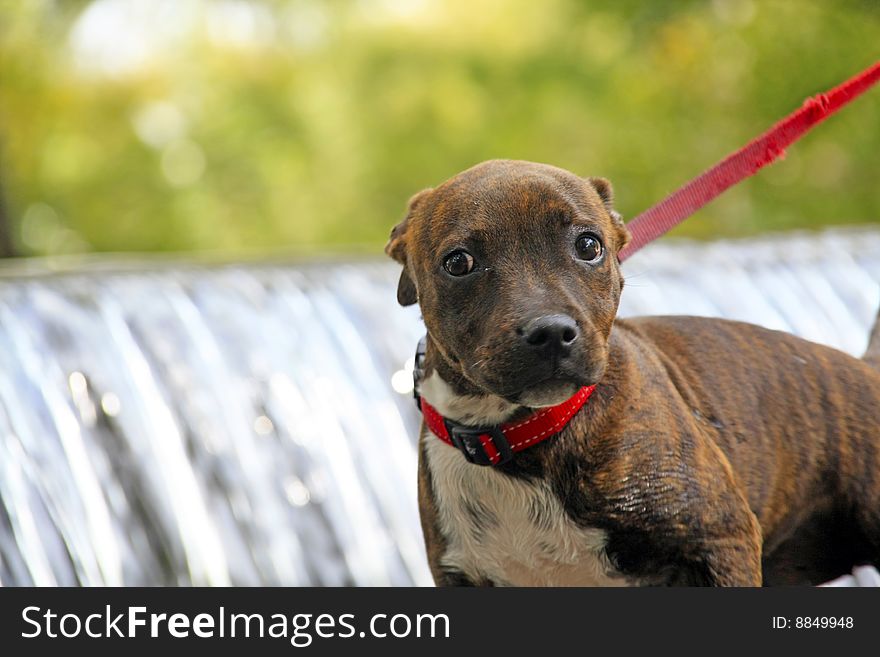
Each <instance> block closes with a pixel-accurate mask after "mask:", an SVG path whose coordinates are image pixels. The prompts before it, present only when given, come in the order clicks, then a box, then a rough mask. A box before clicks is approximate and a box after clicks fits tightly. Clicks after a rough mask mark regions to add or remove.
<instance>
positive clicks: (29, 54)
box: [0, 0, 880, 254]
mask: <svg viewBox="0 0 880 657" xmlns="http://www.w3.org/2000/svg"><path fill="white" fill-rule="evenodd" d="M878 52H880V3H878V2H875V1H867V0H861V1H857V0H852V1H848V2H843V1H840V2H829V1H828V0H766V1H765V0H761V1H759V0H714V1H713V2H695V1H690V2H637V1H635V0H616V1H613V0H602V1H600V0H595V1H591V2H578V1H575V0H544V1H542V2H536V1H535V0H504V1H502V0H481V1H480V2H474V1H473V0H447V1H440V0H436V1H432V0H382V1H380V0H376V1H371V0H361V1H360V2H353V1H348V0H326V1H323V2H321V1H318V0H290V1H285V2H281V1H277V2H269V1H262V2H257V1H247V0H93V1H87V0H80V1H72V0H57V1H54V2H53V1H49V0H21V1H19V2H15V1H12V2H10V1H9V0H0V184H2V186H3V187H4V188H5V189H4V196H5V198H6V206H7V214H8V216H9V220H10V222H11V223H12V234H13V237H14V239H15V241H16V243H17V246H18V248H19V250H20V251H21V252H22V253H28V254H54V253H64V252H72V251H153V250H156V251H167V250H219V251H222V252H225V253H233V254H235V253H241V252H242V251H243V250H252V249H256V250H263V249H274V248H283V249H305V250H310V249H318V248H320V249H327V248H332V249H335V250H337V251H338V250H347V249H354V250H369V251H378V250H379V249H380V248H381V246H382V245H383V244H384V241H385V238H386V236H387V234H388V231H389V229H390V227H391V225H392V224H393V223H395V221H397V220H398V219H399V218H400V217H401V216H402V214H403V211H404V208H405V204H406V201H407V199H408V198H409V196H410V195H412V194H413V193H414V192H416V191H418V190H419V189H421V188H423V187H426V186H431V185H436V184H438V183H439V182H441V181H443V180H444V179H446V178H448V177H449V176H451V175H453V174H454V173H456V172H457V171H459V170H461V169H464V168H466V167H468V166H470V165H472V164H474V163H476V162H478V161H480V160H484V159H488V158H494V157H510V158H522V159H529V160H537V161H543V162H550V163H553V164H556V165H558V166H561V167H564V168H567V169H571V170H573V171H575V172H579V173H581V174H584V175H603V176H607V177H608V178H610V179H611V180H612V181H613V182H614V184H615V188H616V192H617V198H618V206H619V208H620V210H621V211H622V212H623V213H624V216H633V215H634V214H636V213H638V212H639V211H641V210H643V209H645V208H646V207H647V206H649V205H650V204H652V203H653V202H655V201H657V200H659V199H660V198H662V197H663V196H665V195H666V194H667V193H669V192H670V191H672V190H673V189H674V188H676V187H677V186H678V185H680V184H681V183H683V182H684V181H686V180H687V179H689V178H690V177H692V176H694V175H695V174H697V173H699V172H700V171H702V170H703V169H704V168H705V167H707V166H709V165H711V164H713V163H714V162H716V161H717V160H718V159H719V158H721V157H722V156H724V155H725V154H727V153H728V152H729V151H731V150H733V149H734V148H737V147H739V146H740V145H741V144H743V143H744V142H745V141H746V140H748V139H750V138H751V137H753V136H754V135H756V134H757V133H759V132H761V131H763V130H764V129H766V128H767V127H769V126H770V125H771V124H772V123H773V122H774V121H775V120H776V119H778V118H780V117H781V116H783V115H784V114H786V113H788V112H790V111H791V110H793V109H794V108H795V107H797V106H798V105H799V104H800V103H801V102H802V100H803V99H804V98H805V97H806V96H807V95H810V94H813V93H816V92H818V91H823V90H825V89H826V88H828V87H830V86H833V85H835V84H837V83H838V82H840V81H842V80H843V79H844V78H846V77H848V76H849V75H852V74H853V73H855V72H857V71H859V70H861V69H862V68H865V67H866V66H868V65H870V64H871V63H872V62H874V61H875V60H876V59H877V57H878ZM878 152H880V91H878V90H874V91H873V92H871V93H870V94H868V95H867V96H866V97H865V98H863V99H862V100H860V101H859V102H858V103H856V104H855V105H853V106H852V107H851V108H850V109H847V110H846V111H844V112H843V113H841V114H839V115H837V116H835V117H833V118H831V119H830V120H829V121H828V122H827V123H826V124H825V125H823V126H822V127H821V128H819V129H818V130H816V132H815V133H813V134H811V135H809V136H807V137H806V138H805V139H804V140H803V141H802V142H801V143H799V144H797V145H795V146H794V147H793V148H792V149H791V150H790V152H789V154H788V156H787V159H786V160H785V161H783V162H781V163H779V164H776V165H774V166H773V167H771V168H770V169H768V170H766V171H765V172H763V173H761V174H760V175H758V176H757V177H755V178H753V179H751V180H749V181H747V182H745V183H743V184H742V185H740V186H738V187H737V188H735V189H734V190H731V191H730V192H728V193H727V194H726V195H725V196H723V197H722V198H721V199H719V200H718V201H716V202H714V203H713V204H711V205H710V206H709V207H707V208H706V209H704V210H703V211H701V212H700V213H699V214H698V215H697V216H696V217H695V218H693V219H691V220H690V221H688V222H686V224H685V225H684V227H683V228H680V229H678V231H677V232H678V233H679V234H687V235H690V236H696V237H701V238H702V237H710V236H715V235H741V234H750V233H754V232H757V231H764V230H778V229H787V228H793V227H813V226H821V225H827V224H832V223H845V224H850V223H858V222H876V221H880V186H878V173H880V158H878Z"/></svg>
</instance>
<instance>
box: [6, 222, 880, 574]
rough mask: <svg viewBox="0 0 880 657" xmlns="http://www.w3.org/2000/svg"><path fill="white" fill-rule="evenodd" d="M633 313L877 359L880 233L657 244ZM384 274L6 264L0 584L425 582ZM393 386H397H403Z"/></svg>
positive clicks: (406, 351) (643, 262) (413, 320)
mask: <svg viewBox="0 0 880 657" xmlns="http://www.w3.org/2000/svg"><path fill="white" fill-rule="evenodd" d="M624 269H625V273H626V275H627V288H626V292H625V293H624V299H623V302H622V305H621V313H622V314H624V315H632V314H657V313H689V314H699V315H711V316H725V317H732V318H736V319H742V320H746V321H753V322H756V323H760V324H763V325H765V326H769V327H772V328H779V329H784V330H788V331H792V332H794V333H796V334H799V335H802V336H804V337H807V338H809V339H811V340H815V341H818V342H823V343H826V344H831V345H833V346H836V347H839V348H842V349H844V350H846V351H849V352H851V353H854V354H858V353H860V351H861V350H862V349H863V348H864V346H865V344H866V339H867V331H868V327H869V325H870V323H871V321H872V320H873V316H874V314H875V312H876V309H877V305H878V301H880V288H878V281H880V232H855V233H854V232H835V233H827V234H822V235H812V236H787V237H786V238H785V239H781V238H780V239H764V240H760V241H754V240H746V241H736V242H721V243H716V244H710V245H699V246H697V245H687V244H684V245H666V244H660V245H656V246H654V247H651V248H649V249H647V250H646V251H644V252H642V253H640V254H638V255H637V256H635V257H633V258H632V259H631V260H630V261H628V262H627V264H626V266H625V268H624ZM397 273H398V270H397V267H396V266H395V265H393V264H390V263H389V264H386V263H384V262H375V263H374V262H368V263H362V264H332V263H327V264H321V265H300V266H294V265H280V264H262V265H232V266H212V267H196V266H183V265H176V264H173V265H168V264H167V263H166V264H163V265H162V266H159V265H157V264H144V265H132V264H127V265H125V266H122V265H117V264H114V263H113V262H112V261H110V262H108V261H98V262H97V263H91V264H89V265H85V266H81V267H78V268H75V269H68V270H66V271H65V272H63V273H57V272H56V273H49V272H48V270H47V268H46V267H45V266H44V265H41V264H40V263H34V262H28V261H25V262H23V263H13V264H12V265H9V266H7V267H6V268H5V269H2V270H0V583H2V584H5V585H27V584H38V585H74V584H86V585H93V584H109V585H118V584H125V585H138V584H286V585H406V584H427V583H429V581H430V577H429V574H428V571H427V568H426V564H425V558H424V554H423V548H422V544H421V532H420V529H419V524H418V512H417V508H416V500H415V485H416V484H415V471H416V454H415V447H414V437H415V434H416V430H417V426H418V416H417V413H416V411H415V409H414V407H413V405H412V402H411V397H410V396H409V395H408V390H407V386H406V380H407V373H406V370H407V369H408V368H411V361H410V363H407V361H408V360H409V359H410V356H411V352H412V349H413V347H414V345H415V342H416V340H417V338H418V337H419V335H420V334H421V332H422V331H423V328H422V325H421V322H420V319H419V316H418V311H417V309H415V308H407V309H403V308H399V307H398V306H397V304H396V302H395V287H396V277H397ZM392 380H394V386H393V387H392V385H391V382H392Z"/></svg>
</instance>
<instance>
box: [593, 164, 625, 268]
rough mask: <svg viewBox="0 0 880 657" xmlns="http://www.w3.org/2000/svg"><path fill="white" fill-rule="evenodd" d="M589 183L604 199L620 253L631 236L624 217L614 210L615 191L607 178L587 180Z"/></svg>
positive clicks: (603, 202)
mask: <svg viewBox="0 0 880 657" xmlns="http://www.w3.org/2000/svg"><path fill="white" fill-rule="evenodd" d="M587 182H588V183H590V185H592V186H593V189H595V190H596V193H598V194H599V198H601V199H602V204H603V205H604V206H605V209H606V210H608V214H609V215H610V216H611V222H612V223H613V224H614V229H615V232H616V233H617V250H618V251H620V250H621V249H622V248H623V247H625V246H626V245H627V244H629V240H630V234H629V230H628V229H627V227H626V224H624V223H623V217H621V216H620V213H619V212H618V211H617V210H615V209H614V190H613V189H612V187H611V183H610V182H609V181H608V179H607V178H587Z"/></svg>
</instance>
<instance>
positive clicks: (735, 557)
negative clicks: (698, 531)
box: [700, 511, 761, 586]
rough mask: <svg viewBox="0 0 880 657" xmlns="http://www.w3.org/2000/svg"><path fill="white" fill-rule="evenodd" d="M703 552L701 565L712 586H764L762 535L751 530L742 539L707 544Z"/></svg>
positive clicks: (718, 540) (703, 547)
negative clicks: (762, 575) (762, 583)
mask: <svg viewBox="0 0 880 657" xmlns="http://www.w3.org/2000/svg"><path fill="white" fill-rule="evenodd" d="M749 514H750V515H751V512H750V511H749ZM753 517H754V516H753ZM755 525H757V521H755ZM702 552H703V554H702V556H701V558H700V561H701V562H702V564H703V565H704V567H705V574H706V578H707V583H708V584H709V585H710V586H761V535H760V532H758V531H755V530H748V531H747V532H744V533H743V535H740V536H734V537H729V538H718V539H714V540H710V541H707V542H706V543H704V545H703V546H702Z"/></svg>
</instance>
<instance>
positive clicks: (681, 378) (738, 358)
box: [386, 161, 880, 585]
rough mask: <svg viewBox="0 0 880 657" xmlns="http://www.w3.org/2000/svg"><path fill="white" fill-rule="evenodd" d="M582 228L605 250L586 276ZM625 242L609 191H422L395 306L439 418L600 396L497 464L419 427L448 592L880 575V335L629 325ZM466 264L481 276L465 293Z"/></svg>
mask: <svg viewBox="0 0 880 657" xmlns="http://www.w3.org/2000/svg"><path fill="white" fill-rule="evenodd" d="M585 233H589V234H591V235H593V236H595V237H597V238H598V239H599V240H600V241H601V242H602V243H603V244H604V254H603V255H602V256H601V257H600V258H597V259H596V260H595V261H592V262H586V261H584V260H583V259H580V257H579V255H578V252H576V251H575V250H574V244H575V242H576V240H577V238H578V236H580V235H583V234H585ZM627 240H628V233H627V231H626V228H625V226H624V225H623V222H622V221H621V219H620V217H619V215H617V213H615V212H614V211H613V209H612V196H611V187H610V185H609V183H608V182H607V181H606V180H604V179H601V178H589V179H584V178H580V177H578V176H575V175H573V174H571V173H569V172H566V171H563V170H561V169H558V168H555V167H551V166H547V165H541V164H534V163H528V162H519V161H490V162H486V163H483V164H480V165H478V166H476V167H473V168H472V169H469V170H467V171H465V172H463V173H461V174H459V175H458V176H456V177H454V178H452V179H451V180H449V181H447V182H446V183H444V184H443V185H441V186H439V187H437V188H436V189H429V190H425V191H423V192H421V193H419V194H417V195H416V196H415V197H413V199H412V200H411V202H410V207H409V212H408V214H407V217H406V218H405V219H404V221H403V222H401V223H400V224H399V225H398V226H396V227H395V228H394V230H393V231H392V234H391V241H390V242H389V244H388V247H387V249H386V251H387V252H388V254H389V255H391V256H392V257H394V258H395V259H396V260H398V261H399V262H400V263H401V264H403V273H402V275H401V278H400V284H399V288H398V299H399V301H400V303H402V304H404V305H408V304H412V303H415V302H416V301H418V302H419V303H420V305H421V310H422V314H423V316H424V320H425V324H426V327H427V330H428V342H427V354H426V361H425V373H426V378H425V380H424V383H423V385H422V386H421V394H422V395H423V397H424V398H425V399H427V400H428V401H429V402H430V403H431V404H432V405H434V406H435V407H436V408H438V410H440V412H441V413H443V414H444V415H445V416H447V417H449V418H450V419H453V420H457V421H459V422H462V423H466V424H474V425H479V424H496V423H500V422H502V421H507V420H510V419H516V418H518V417H524V416H527V415H528V414H529V413H530V412H533V410H534V408H535V407H539V406H546V405H552V404H556V403H559V402H561V401H563V400H564V399H566V398H567V397H568V396H570V395H571V394H573V393H574V391H575V390H576V389H577V388H578V387H580V386H582V385H587V384H592V383H597V384H598V386H597V388H596V391H595V393H594V394H593V396H592V397H591V398H590V400H589V401H588V402H587V404H586V405H585V406H584V408H583V409H582V410H581V411H580V412H579V413H578V414H577V415H576V416H575V417H574V419H573V420H572V421H571V422H570V423H569V424H568V425H567V426H566V427H565V429H564V430H563V431H562V432H561V433H560V434H558V435H557V436H555V437H553V438H551V439H549V440H547V441H544V442H542V443H540V444H538V445H536V446H534V447H532V448H530V449H528V450H526V451H524V452H520V453H518V454H516V455H515V457H514V458H513V460H512V461H510V462H508V463H506V464H504V465H502V466H500V467H497V468H490V467H481V466H477V465H472V464H469V463H467V462H466V461H465V460H464V457H463V456H462V454H460V453H459V452H458V451H457V450H455V449H453V448H452V447H450V446H448V445H446V444H444V443H442V442H441V441H440V440H439V439H437V438H436V437H435V436H433V435H432V434H430V433H429V432H427V430H426V429H424V427H423V429H422V436H421V440H420V458H419V504H420V510H421V517H422V526H423V530H424V535H425V542H426V546H427V551H428V557H429V562H430V566H431V570H432V573H433V575H434V579H435V581H436V582H437V584H439V585H456V584H459V585H473V584H478V585H501V584H512V585H532V584H536V585H555V584H583V585H598V584H602V585H604V584H710V585H760V584H761V583H762V575H763V582H764V584H775V583H815V582H818V581H822V580H824V579H827V578H829V577H832V576H834V575H837V574H838V573H840V572H844V571H846V570H848V569H849V568H850V567H851V566H852V565H853V563H856V562H870V563H874V564H877V563H878V561H880V328H875V331H874V336H873V337H872V341H871V344H870V346H869V351H868V353H867V354H866V355H865V357H864V359H862V360H858V359H856V358H853V357H851V356H848V355H846V354H844V353H841V352H839V351H836V350H834V349H830V348H828V347H824V346H821V345H816V344H812V343H810V342H807V341H805V340H802V339H799V338H796V337H794V336H791V335H788V334H785V333H781V332H777V331H770V330H766V329H763V328H759V327H757V326H752V325H748V324H743V323H738V322H731V321H724V320H717V319H700V318H694V317H650V318H640V319H628V320H621V319H615V314H616V312H617V306H618V301H619V298H620V292H621V289H622V287H623V277H622V276H621V273H620V270H619V265H618V262H617V257H616V254H617V252H618V251H619V250H620V249H621V248H622V247H623V246H624V245H625V244H626V242H627ZM742 248H747V246H746V245H745V244H744V245H743V247H742ZM458 250H464V251H466V252H467V253H468V254H470V256H471V257H472V258H473V261H472V262H473V270H472V271H470V272H469V273H467V274H466V275H458V276H453V275H450V273H448V271H447V270H446V269H444V261H445V259H446V258H447V257H448V256H449V254H450V253H454V252H456V251H458ZM694 276H699V272H698V271H695V272H694ZM548 316H550V317H553V316H568V317H570V318H572V319H573V320H574V321H575V323H576V325H577V337H576V340H574V341H573V342H572V343H571V345H569V346H570V347H571V348H570V350H567V351H566V352H564V353H561V352H560V353H556V352H549V353H550V357H548V356H547V353H548V352H541V351H540V350H535V349H534V348H532V347H533V345H530V344H526V343H524V340H523V333H524V327H527V326H529V325H530V324H529V323H530V322H533V321H534V320H535V318H540V317H548ZM569 337H570V336H569ZM835 537H836V538H838V539H839V541H838V542H839V544H838V545H834V544H832V543H833V541H832V539H834V538H835Z"/></svg>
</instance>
